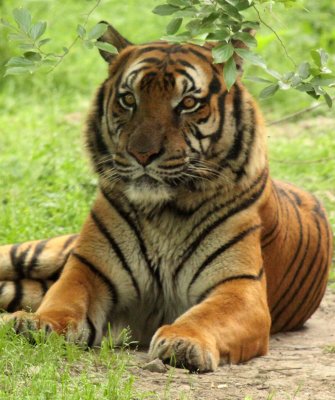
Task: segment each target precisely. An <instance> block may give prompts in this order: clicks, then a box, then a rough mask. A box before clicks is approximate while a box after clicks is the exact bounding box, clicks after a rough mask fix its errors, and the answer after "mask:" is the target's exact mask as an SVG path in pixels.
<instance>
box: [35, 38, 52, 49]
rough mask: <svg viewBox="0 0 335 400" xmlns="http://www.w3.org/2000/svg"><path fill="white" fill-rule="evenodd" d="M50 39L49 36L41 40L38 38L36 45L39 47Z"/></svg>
mask: <svg viewBox="0 0 335 400" xmlns="http://www.w3.org/2000/svg"><path fill="white" fill-rule="evenodd" d="M50 40H51V39H49V38H46V39H42V40H40V41H39V42H38V46H39V47H41V46H44V45H45V44H47V43H48V42H50Z"/></svg>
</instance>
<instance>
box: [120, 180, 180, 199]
mask: <svg viewBox="0 0 335 400" xmlns="http://www.w3.org/2000/svg"><path fill="white" fill-rule="evenodd" d="M125 194H126V196H127V197H128V199H129V200H130V201H132V202H133V203H138V204H146V203H156V204H157V203H164V202H167V201H169V200H171V199H172V198H173V197H174V193H173V190H172V187H171V186H170V185H168V184H167V183H165V182H164V181H162V180H160V179H158V178H155V177H153V176H151V175H148V174H143V175H141V176H139V177H136V178H133V179H128V180H127V184H126V189H125Z"/></svg>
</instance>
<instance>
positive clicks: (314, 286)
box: [280, 257, 328, 330]
mask: <svg viewBox="0 0 335 400" xmlns="http://www.w3.org/2000/svg"><path fill="white" fill-rule="evenodd" d="M322 265H324V266H325V268H323V269H321V267H322ZM327 270H328V268H327V264H325V263H324V259H323V257H321V259H320V262H319V264H318V266H317V271H318V272H320V271H321V274H320V275H319V279H318V280H317V279H315V277H314V279H313V280H312V284H311V285H310V287H309V288H308V289H307V291H306V294H305V296H304V297H303V298H302V300H301V301H300V302H299V303H298V307H297V308H296V310H295V311H294V312H292V314H291V317H290V318H289V319H288V320H287V321H285V323H283V324H282V326H281V328H280V330H282V329H285V330H290V329H293V328H298V327H300V326H301V325H302V324H303V322H304V321H305V320H307V319H308V318H307V315H308V312H307V313H305V314H304V315H303V316H302V317H301V318H300V319H299V321H298V322H297V323H295V324H294V326H293V327H289V325H290V323H291V322H292V321H293V320H294V318H295V317H296V316H297V315H298V314H299V312H300V310H301V308H302V306H304V305H306V301H307V300H308V298H309V296H310V294H311V291H312V290H314V289H315V293H314V295H313V300H314V301H312V306H314V307H315V309H316V308H317V307H318V305H319V304H318V305H315V300H316V299H317V298H318V296H320V287H319V286H320V285H321V283H322V282H324V273H325V272H327ZM322 296H323V293H322ZM321 299H322V297H321ZM320 301H321V300H320ZM312 309H313V307H312ZM308 311H309V312H310V311H311V309H310V310H308Z"/></svg>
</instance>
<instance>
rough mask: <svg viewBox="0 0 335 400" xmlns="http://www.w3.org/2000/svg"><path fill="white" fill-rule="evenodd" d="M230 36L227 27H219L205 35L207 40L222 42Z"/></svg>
mask: <svg viewBox="0 0 335 400" xmlns="http://www.w3.org/2000/svg"><path fill="white" fill-rule="evenodd" d="M229 37H230V32H229V30H228V29H220V30H218V31H215V32H213V33H210V34H209V35H208V37H207V39H208V40H218V41H220V42H223V41H224V40H226V39H228V38H229Z"/></svg>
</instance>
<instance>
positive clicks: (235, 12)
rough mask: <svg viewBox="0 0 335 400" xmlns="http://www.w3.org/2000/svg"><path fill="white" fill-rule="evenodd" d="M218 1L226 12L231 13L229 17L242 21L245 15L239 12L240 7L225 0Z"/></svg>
mask: <svg viewBox="0 0 335 400" xmlns="http://www.w3.org/2000/svg"><path fill="white" fill-rule="evenodd" d="M217 2H218V3H219V4H220V6H221V8H222V9H223V10H224V12H225V13H226V14H227V15H229V17H231V18H233V19H235V20H237V21H242V20H243V17H242V15H241V14H240V13H239V11H238V9H237V8H236V7H234V6H232V5H231V4H229V3H227V2H226V1H225V0H217Z"/></svg>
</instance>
